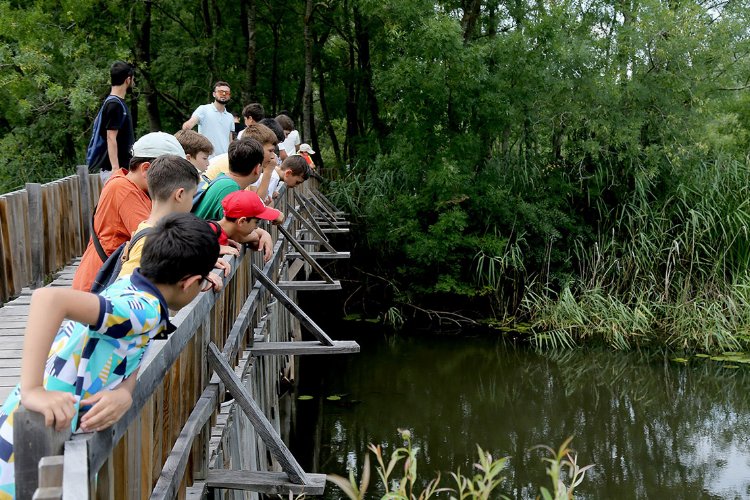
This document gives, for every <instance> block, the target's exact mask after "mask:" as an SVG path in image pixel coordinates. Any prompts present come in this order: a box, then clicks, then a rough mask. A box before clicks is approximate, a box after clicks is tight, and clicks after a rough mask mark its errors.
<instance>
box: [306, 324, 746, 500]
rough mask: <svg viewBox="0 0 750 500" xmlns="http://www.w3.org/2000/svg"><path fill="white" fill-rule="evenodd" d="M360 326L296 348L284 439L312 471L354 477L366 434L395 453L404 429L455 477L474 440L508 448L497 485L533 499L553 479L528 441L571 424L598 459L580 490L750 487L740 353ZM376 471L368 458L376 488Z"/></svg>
mask: <svg viewBox="0 0 750 500" xmlns="http://www.w3.org/2000/svg"><path fill="white" fill-rule="evenodd" d="M357 330H358V327H357V325H356V324H353V325H352V326H351V327H350V328H348V329H347V331H348V333H347V334H346V335H339V336H340V337H341V338H350V339H354V340H357V341H358V342H359V343H360V345H361V347H362V352H361V353H359V354H352V355H338V356H307V357H302V358H300V376H299V380H300V382H299V387H298V390H297V393H296V395H295V397H297V401H296V408H295V412H294V415H293V419H292V424H291V425H292V431H291V445H292V450H293V452H294V454H295V456H296V457H297V458H298V460H299V461H300V463H301V465H302V466H303V467H304V468H305V470H307V471H310V472H323V473H337V474H340V475H343V476H347V475H348V472H347V471H348V468H349V467H354V468H355V470H356V471H357V476H359V473H360V472H361V467H362V461H363V458H364V455H365V453H367V445H368V443H376V444H377V443H379V444H382V445H383V446H384V448H385V454H386V455H390V453H391V452H392V451H393V450H394V449H395V448H396V447H398V446H401V444H402V441H401V439H400V438H399V437H398V433H397V429H409V430H410V431H411V433H412V436H413V443H414V444H415V446H418V447H419V455H418V464H419V476H420V479H424V480H425V481H426V480H429V479H431V478H433V477H434V476H435V474H436V473H437V472H438V471H441V472H442V478H443V479H442V483H441V484H443V485H444V486H453V484H452V480H451V478H450V477H449V475H448V474H447V473H448V472H450V471H456V470H457V469H459V468H460V469H461V471H462V472H464V473H466V472H468V471H470V470H471V467H472V464H473V463H475V462H476V457H477V449H476V446H477V445H480V446H481V447H482V448H483V449H485V450H487V451H490V452H491V453H492V455H493V457H502V456H508V457H510V465H509V467H508V468H507V469H506V471H505V473H506V474H505V475H506V477H507V480H506V481H505V482H503V484H502V485H501V487H500V489H499V491H502V492H503V493H505V494H506V495H508V496H509V497H511V498H535V496H536V495H537V494H538V491H539V490H538V486H539V485H545V486H548V485H549V484H550V482H549V480H548V478H547V477H546V475H545V472H544V468H545V465H544V464H543V463H542V460H541V459H542V456H543V455H542V452H541V450H539V449H532V448H533V447H534V446H535V445H539V444H545V445H549V446H552V447H554V448H557V447H558V446H559V445H560V444H561V443H562V442H563V441H564V440H565V439H566V438H567V437H569V436H574V439H573V442H572V447H573V448H574V449H575V450H576V451H577V453H578V463H579V465H586V464H595V466H594V468H593V469H591V470H589V471H588V473H587V474H586V478H585V480H584V482H583V484H582V485H581V486H579V488H578V489H577V490H576V492H577V495H576V497H577V498H592V499H628V500H632V499H640V498H656V499H661V498H669V499H678V498H679V499H682V498H685V499H699V498H722V499H724V498H729V499H734V498H750V395H749V390H748V389H750V367H748V366H745V365H743V366H740V367H738V368H727V364H726V363H723V362H718V361H711V360H708V359H699V358H691V359H690V360H689V362H688V363H687V364H680V363H676V362H674V361H672V360H671V359H670V358H672V357H673V355H664V354H650V355H643V354H638V353H617V352H609V351H585V352H584V351H576V352H562V353H547V354H539V353H536V352H534V351H533V350H529V349H526V348H519V347H514V346H512V345H509V344H507V343H504V342H502V341H497V340H493V339H488V338H486V337H468V338H467V337H446V336H407V335H403V334H402V335H397V336H389V337H386V336H385V335H383V334H382V333H378V332H368V333H367V334H364V335H354V334H353V333H352V332H356V331H357ZM309 396H311V397H312V398H311V399H307V398H306V397H309ZM329 396H340V398H341V399H339V400H335V399H336V398H335V397H334V398H333V399H334V400H329V399H328V397H329ZM300 397H302V399H299V398H300ZM372 458H374V457H372V456H371V459H372ZM373 466H374V463H373ZM377 483H378V481H377V480H376V476H375V471H374V469H373V480H372V481H371V484H372V486H371V487H370V490H369V491H370V498H377V497H379V495H378V493H379V492H382V490H378V488H379V485H378V484H377ZM326 491H327V497H326V498H344V495H343V494H342V493H341V492H340V491H339V490H338V489H337V488H336V487H334V486H333V485H331V484H330V483H329V485H328V486H327V487H326ZM443 498H445V496H443Z"/></svg>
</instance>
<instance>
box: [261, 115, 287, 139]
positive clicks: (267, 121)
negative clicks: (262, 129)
mask: <svg viewBox="0 0 750 500" xmlns="http://www.w3.org/2000/svg"><path fill="white" fill-rule="evenodd" d="M260 124H261V125H265V126H266V127H268V128H270V129H271V132H273V133H274V134H276V142H277V143H279V142H284V129H283V128H281V125H279V122H277V121H276V118H263V119H262V120H261V121H260Z"/></svg>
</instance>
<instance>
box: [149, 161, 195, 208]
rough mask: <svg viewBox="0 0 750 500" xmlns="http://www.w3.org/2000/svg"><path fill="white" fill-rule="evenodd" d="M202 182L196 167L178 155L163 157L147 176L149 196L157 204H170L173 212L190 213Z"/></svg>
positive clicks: (154, 162) (150, 169)
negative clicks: (199, 184)
mask: <svg viewBox="0 0 750 500" xmlns="http://www.w3.org/2000/svg"><path fill="white" fill-rule="evenodd" d="M199 180H200V178H199V176H198V172H197V171H196V170H195V167H194V166H193V164H192V163H190V162H189V161H188V160H186V159H185V158H180V157H179V156H177V155H162V156H159V157H158V158H156V159H155V160H154V161H153V162H151V166H150V168H149V169H148V172H147V174H146V182H147V183H148V194H149V195H150V196H151V199H152V200H153V201H154V202H155V203H157V202H158V203H165V204H166V203H168V204H170V205H171V206H172V211H173V212H189V211H190V209H191V208H192V206H193V196H195V191H196V189H197V187H198V181H199Z"/></svg>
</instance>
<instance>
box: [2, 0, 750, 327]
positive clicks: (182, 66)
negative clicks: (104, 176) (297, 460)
mask: <svg viewBox="0 0 750 500" xmlns="http://www.w3.org/2000/svg"><path fill="white" fill-rule="evenodd" d="M749 12H750V8H749V7H748V5H747V3H746V2H722V1H716V2H712V1H704V0H680V1H669V2H662V1H658V0H639V1H633V0H612V1H607V0H559V1H554V2H553V1H546V0H512V1H510V2H505V3H501V2H498V1H497V0H439V1H426V0H409V1H403V0H378V1H374V0H327V1H326V2H322V3H321V2H312V1H307V2H268V1H265V0H243V1H241V2H238V3H221V2H216V1H215V0H187V1H185V2H179V3H178V2H176V1H175V0H159V1H137V2H132V3H127V2H119V1H116V0H105V1H104V2H91V1H89V0H70V1H68V2H62V3H61V2H59V1H57V0H31V1H29V2H26V3H20V2H15V1H13V2H10V1H7V0H0V33H2V35H0V68H2V70H1V71H2V73H1V74H0V186H1V187H2V189H3V190H8V189H13V188H16V187H18V186H21V185H22V184H23V183H24V182H26V181H29V180H44V179H50V178H55V177H59V176H60V175H63V174H64V173H67V172H72V170H73V167H74V166H75V164H76V163H80V162H81V161H82V158H83V156H84V148H85V144H86V143H87V140H88V135H89V134H90V127H91V122H92V120H93V117H94V116H95V113H96V112H97V109H98V107H99V104H100V102H101V99H102V98H103V96H104V95H105V94H106V92H107V89H108V85H107V68H108V66H109V64H110V63H111V62H112V61H113V60H115V59H126V60H130V61H133V62H135V63H136V64H137V66H138V73H137V75H136V91H135V93H134V95H133V97H132V103H133V106H132V107H133V111H134V117H136V118H137V122H136V126H137V135H140V134H142V133H144V132H147V131H149V130H154V129H162V130H165V131H173V130H176V129H177V127H178V126H179V124H180V123H181V122H182V121H183V120H184V119H186V117H187V116H188V115H189V114H190V112H191V111H192V110H193V109H194V108H195V106H197V105H198V104H202V103H205V102H208V100H209V99H210V88H211V84H212V82H213V81H214V80H217V79H223V80H227V81H228V82H229V83H230V84H231V85H232V87H233V90H235V92H234V100H233V101H232V103H231V104H230V109H231V110H232V111H233V112H236V113H239V111H240V110H241V108H242V106H243V104H246V103H247V102H249V101H251V100H256V99H257V100H258V101H260V102H261V103H263V104H264V106H265V107H266V109H267V110H268V114H269V115H274V114H276V113H277V112H279V111H280V110H288V111H290V112H291V114H292V115H293V118H294V119H295V121H296V122H297V125H298V128H299V129H300V131H301V132H302V135H303V140H305V141H309V142H311V143H312V144H313V145H314V147H315V149H316V150H317V151H320V152H321V153H322V155H321V156H320V157H319V158H318V162H319V163H320V162H322V160H325V164H324V165H325V167H326V168H325V172H326V174H327V176H328V177H329V178H332V179H333V178H338V180H337V181H335V182H334V183H332V185H331V186H332V188H331V189H332V195H334V196H337V199H338V200H339V201H340V202H341V203H345V204H347V208H349V209H350V210H352V211H353V212H354V213H355V214H357V216H358V217H360V218H361V219H360V221H361V222H363V227H364V228H366V229H365V231H364V232H363V242H364V243H365V244H366V245H367V248H368V249H369V250H368V251H362V252H360V255H364V256H366V257H367V259H370V260H372V261H374V263H375V265H374V266H372V267H371V269H375V270H377V273H376V274H379V275H381V276H382V277H384V278H386V281H387V282H388V283H390V284H391V288H390V289H391V292H392V293H391V295H390V297H389V300H390V301H391V302H400V303H403V304H408V303H415V304H420V305H422V306H424V305H428V304H435V303H439V302H440V301H441V300H442V299H446V298H449V299H451V300H453V299H455V297H457V296H458V297H464V298H466V300H467V302H466V304H467V305H471V306H472V307H475V308H479V309H482V310H483V311H484V313H487V311H488V310H489V309H488V308H491V310H492V311H495V312H496V313H498V314H499V312H500V311H510V312H518V311H523V310H524V307H523V305H524V304H529V303H531V302H530V300H531V299H530V297H537V298H538V297H542V296H543V297H547V298H549V300H550V301H552V302H555V301H557V297H558V295H557V294H558V293H560V292H563V291H565V290H568V291H570V293H571V294H572V296H575V297H577V296H579V295H578V294H579V293H580V292H581V290H584V289H586V286H585V285H583V283H584V282H586V277H587V276H588V275H587V273H589V272H592V269H593V267H592V265H591V262H593V260H596V258H597V256H596V253H595V251H594V250H592V249H596V248H598V250H597V251H599V252H601V251H602V248H601V247H597V246H596V245H597V244H600V243H601V242H603V241H604V240H607V239H608V238H609V240H610V241H617V242H618V245H619V246H618V245H615V246H616V247H617V248H618V250H616V251H615V250H613V251H612V252H613V253H611V254H610V255H608V256H606V258H607V259H609V260H608V262H610V264H611V265H612V266H614V268H617V266H622V265H625V260H623V259H624V256H625V255H626V253H627V252H630V253H631V254H633V252H634V251H635V250H633V248H632V247H631V246H629V245H632V244H634V242H637V241H639V240H638V238H639V236H638V235H639V234H642V235H648V236H649V237H651V236H654V235H653V234H652V233H649V231H656V229H655V228H656V227H661V226H658V225H657V224H651V225H649V224H645V223H644V220H645V219H646V218H648V217H656V218H659V217H661V218H665V219H668V220H669V225H670V227H683V225H684V223H685V221H686V217H688V215H685V214H680V213H676V212H673V211H670V210H671V209H670V207H673V206H674V205H675V203H676V202H675V200H682V201H683V202H685V203H687V201H688V197H687V196H686V193H688V192H691V191H698V190H701V189H703V190H705V189H709V188H710V187H711V186H708V187H706V186H704V185H699V184H697V183H699V182H708V179H709V178H710V176H704V175H702V173H705V172H706V171H707V170H711V169H719V170H726V171H730V170H732V168H729V167H727V166H726V165H728V164H730V163H731V162H737V161H739V162H744V159H745V154H746V151H747V148H748V140H749V139H750V135H748V128H749V127H750V112H748V109H749V108H748V101H749V100H750V99H749V98H748V94H747V90H748V87H749V86H750V83H748V82H750V80H748V76H747V75H748V74H750V71H749V70H750V64H749V62H750V61H749V59H748V54H749V53H750V37H749V36H748V31H747V25H748V20H749V19H748V17H749V16H748V14H749ZM717 158H720V159H721V163H717V161H716V160H717ZM717 165H721V166H717ZM727 175H728V174H727ZM730 177H731V176H730ZM711 179H713V181H712V182H714V183H715V184H716V185H717V186H719V187H718V188H717V189H719V190H721V189H722V187H721V186H726V185H734V184H732V183H733V182H735V181H733V180H730V179H727V178H723V177H721V176H718V177H714V178H711ZM693 201H695V200H693ZM735 201H736V200H726V199H725V200H724V202H725V203H728V204H729V205H732V204H733V203H735ZM658 207H661V208H663V209H664V210H661V209H659V210H657V208H658ZM685 207H687V208H686V209H685V210H688V211H689V209H690V207H689V205H685ZM738 213H739V215H737V214H738ZM645 214H648V215H645ZM731 217H733V218H734V219H732V220H735V219H736V224H733V225H732V228H733V229H732V230H737V231H742V229H741V228H743V227H746V225H745V224H750V219H748V220H746V219H745V218H744V217H745V216H744V211H742V210H740V211H739V212H736V213H735V214H734V215H732V216H731ZM652 222H653V221H652ZM738 228H739V229H738ZM730 232H731V231H730ZM709 233H711V231H709V230H708V229H707V230H706V234H709ZM717 234H718V233H717ZM742 234H744V233H742ZM742 234H741V233H736V234H735V233H733V234H731V235H730V236H729V237H727V238H725V237H724V236H722V237H721V238H720V239H716V238H714V239H711V238H709V239H707V240H705V241H703V242H702V243H701V244H703V245H706V246H708V247H710V246H712V245H720V244H727V245H730V246H731V249H732V250H731V252H728V253H727V254H726V255H732V256H733V257H732V258H733V259H734V261H733V262H724V261H722V262H713V263H711V262H708V261H706V262H704V264H702V265H705V266H708V267H710V268H712V269H714V271H715V272H712V273H707V274H705V276H708V274H711V275H712V276H713V277H712V278H711V279H710V280H709V279H707V278H706V279H703V281H700V280H698V281H696V279H697V278H696V277H695V276H696V274H695V273H693V271H691V270H690V269H689V268H686V269H688V270H687V271H685V272H686V273H687V274H686V276H687V275H689V276H690V278H689V279H688V278H686V281H685V282H684V283H683V285H684V287H685V288H684V290H682V292H684V294H686V295H684V296H685V297H692V298H694V297H696V296H697V295H700V292H699V290H707V289H709V288H711V289H716V287H719V288H721V289H722V290H723V292H722V293H725V295H726V294H729V295H732V293H735V292H736V290H735V292H733V291H732V290H733V289H730V288H731V286H734V285H732V284H734V283H738V282H739V281H741V279H744V278H742V277H743V276H744V275H745V274H746V271H747V262H744V263H743V264H742V265H738V262H739V261H741V260H742V259H743V258H744V257H742V256H743V255H745V254H743V253H742V249H741V248H740V247H738V245H739V242H740V241H744V240H746V239H747V238H746V235H745V236H743V235H742ZM675 238H676V236H675ZM675 238H673V239H672V240H669V238H667V239H658V238H651V239H652V240H654V241H655V240H658V241H659V242H660V243H659V245H662V247H659V248H656V247H654V248H653V249H652V248H651V247H648V245H645V243H644V246H643V247H640V249H639V251H642V252H644V253H645V254H648V255H650V257H649V258H648V259H644V260H643V261H644V262H645V261H648V260H650V261H651V262H652V264H651V268H649V269H640V268H639V269H638V271H637V272H635V273H634V274H633V275H632V276H634V277H633V278H625V276H631V275H630V274H628V273H622V274H621V275H620V276H617V277H614V276H613V277H612V279H611V280H610V281H608V282H607V283H606V285H607V286H611V287H613V288H608V289H607V290H606V293H608V294H618V293H624V291H627V290H631V291H632V290H633V289H634V287H636V285H637V282H638V280H639V279H640V278H638V276H640V277H642V276H646V275H648V276H652V275H653V276H657V275H659V274H660V273H661V274H663V271H669V270H673V269H675V266H676V265H677V263H676V262H675V260H674V257H669V255H670V254H669V251H668V249H669V248H672V246H673V245H674V242H675V241H676V239H675ZM712 238H713V237H712ZM717 238H718V236H717ZM643 239H644V241H645V237H644V238H643ZM696 241H697V240H696ZM694 243H695V242H694ZM670 245H672V246H670ZM611 248H614V247H611ZM680 248H681V249H680V252H682V253H681V254H680V255H681V256H683V257H684V256H685V255H691V256H692V257H694V258H695V260H700V259H701V258H702V257H700V256H698V255H697V254H694V253H693V254H691V253H689V252H687V250H685V249H684V247H680ZM691 248H692V247H691ZM696 248H697V247H696ZM577 249H578V250H577ZM665 249H667V250H665ZM696 251H697V250H696ZM648 252H651V253H648ZM673 253H674V252H673ZM692 257H690V258H692ZM602 258H604V257H602ZM690 258H688V257H684V258H683V261H684V262H687V260H690ZM670 259H672V260H670ZM628 265H630V264H628ZM728 269H731V271H727V270H728ZM691 273H692V274H691ZM599 276H600V275H599ZM705 276H704V277H705ZM719 277H720V281H716V280H717V279H719ZM721 280H723V281H721ZM599 285H601V286H604V284H602V283H599ZM641 285H642V284H641ZM669 286H674V283H672V284H671V285H669ZM669 286H666V285H665V287H666V288H664V287H662V290H661V291H660V292H659V293H661V294H662V295H664V294H666V295H668V296H670V297H674V296H675V290H670V289H669ZM722 287H723V288H722ZM727 287H730V288H727ZM621 298H622V300H623V303H624V304H626V305H627V307H630V306H631V305H632V301H630V302H628V300H629V299H627V298H626V297H625V296H622V297H621ZM649 300H654V299H653V298H652V299H649ZM532 302H533V301H532ZM534 303H535V304H537V305H538V303H537V302H534ZM519 307H520V309H519ZM532 316H533V314H532Z"/></svg>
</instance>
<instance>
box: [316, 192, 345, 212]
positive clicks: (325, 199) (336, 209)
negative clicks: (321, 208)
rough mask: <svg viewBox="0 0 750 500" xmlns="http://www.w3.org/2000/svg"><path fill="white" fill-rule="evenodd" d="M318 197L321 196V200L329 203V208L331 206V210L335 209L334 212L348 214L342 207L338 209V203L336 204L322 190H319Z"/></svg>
mask: <svg viewBox="0 0 750 500" xmlns="http://www.w3.org/2000/svg"><path fill="white" fill-rule="evenodd" d="M318 198H320V200H321V201H323V202H324V203H326V204H328V206H329V208H331V210H333V213H335V214H336V215H346V212H343V211H341V210H340V209H338V208H337V207H336V205H334V204H333V203H332V202H331V200H329V199H328V197H327V196H326V195H324V194H323V193H321V192H320V191H318Z"/></svg>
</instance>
